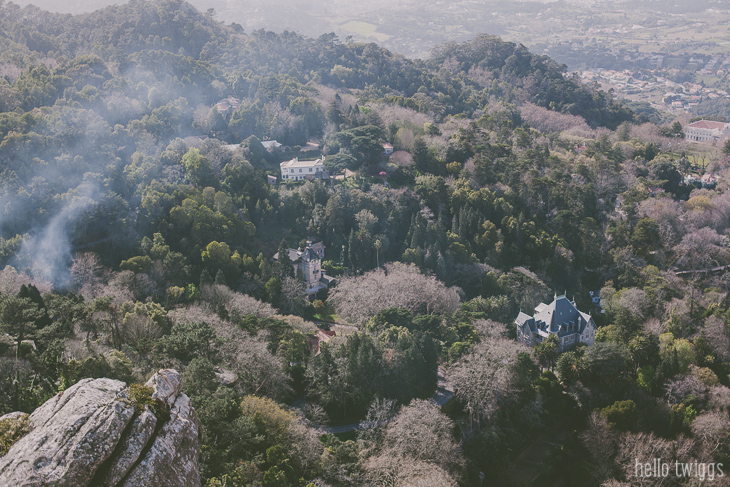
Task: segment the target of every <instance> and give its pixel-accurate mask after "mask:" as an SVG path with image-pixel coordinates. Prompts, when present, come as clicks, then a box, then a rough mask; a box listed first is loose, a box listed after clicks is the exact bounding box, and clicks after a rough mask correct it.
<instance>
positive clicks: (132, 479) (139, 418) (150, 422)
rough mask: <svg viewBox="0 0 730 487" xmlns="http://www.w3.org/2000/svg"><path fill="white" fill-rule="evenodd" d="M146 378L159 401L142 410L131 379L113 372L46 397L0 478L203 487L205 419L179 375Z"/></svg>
mask: <svg viewBox="0 0 730 487" xmlns="http://www.w3.org/2000/svg"><path fill="white" fill-rule="evenodd" d="M146 385H148V386H149V387H151V388H152V395H151V397H152V399H156V400H157V401H156V406H155V408H154V411H153V410H150V409H149V408H147V409H145V410H144V411H141V412H138V414H135V409H134V406H133V404H132V402H131V401H130V399H129V395H128V393H127V387H126V384H124V383H123V382H120V381H116V380H111V379H84V380H82V381H80V382H78V383H77V384H75V385H74V386H72V387H70V388H69V389H67V390H65V391H63V392H61V393H59V394H58V395H56V396H55V397H54V398H52V399H50V400H48V401H47V402H46V403H44V404H43V405H42V406H41V407H39V408H38V409H36V411H35V412H33V414H31V415H30V418H29V419H30V425H31V428H32V429H31V431H30V433H28V434H27V435H25V436H24V437H23V438H21V439H20V440H19V441H18V442H17V443H15V445H13V446H12V447H11V449H10V451H9V452H8V453H7V454H6V455H5V456H4V457H2V458H0V485H16V486H18V487H25V486H51V485H52V486H69V487H71V486H73V487H84V486H90V485H104V486H108V487H113V486H141V485H155V486H158V485H159V486H163V487H178V486H180V487H183V486H185V487H188V486H190V487H193V486H195V487H197V486H199V485H200V473H199V469H198V455H199V452H200V440H199V432H200V423H199V421H198V418H197V416H196V414H195V410H194V409H193V408H192V405H191V404H190V400H189V399H188V397H187V396H186V395H185V394H182V393H181V389H182V378H181V376H180V374H178V373H177V372H176V371H174V370H171V369H166V370H161V371H159V372H158V373H157V374H155V375H154V376H153V377H152V379H150V380H149V381H148V382H147V384H146ZM155 412H156V413H157V414H155ZM158 416H159V417H158Z"/></svg>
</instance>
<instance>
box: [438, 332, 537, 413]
mask: <svg viewBox="0 0 730 487" xmlns="http://www.w3.org/2000/svg"><path fill="white" fill-rule="evenodd" d="M525 351H528V349H527V347H525V346H524V345H522V344H520V343H517V342H515V341H513V340H507V339H501V338H498V339H495V338H487V339H485V340H483V341H481V342H480V343H478V344H476V345H475V346H474V348H473V350H472V351H471V352H470V353H468V354H466V355H464V356H463V357H461V358H460V359H459V361H458V362H457V363H456V364H455V365H454V366H453V367H452V369H451V374H450V375H451V380H452V382H453V384H454V387H455V389H456V396H457V397H458V398H459V399H460V400H461V401H462V402H463V403H464V409H465V410H466V411H467V412H468V413H469V417H470V419H471V420H472V421H477V422H479V421H481V420H482V419H486V418H489V416H490V415H491V414H492V413H493V412H494V411H496V410H497V408H498V407H499V406H500V404H502V403H503V402H504V401H505V400H509V399H510V397H514V396H515V395H516V394H518V393H519V392H520V391H518V390H517V389H516V387H515V384H514V382H515V381H514V371H513V366H514V364H515V363H517V355H518V354H519V353H520V352H525Z"/></svg>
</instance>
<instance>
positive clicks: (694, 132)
mask: <svg viewBox="0 0 730 487" xmlns="http://www.w3.org/2000/svg"><path fill="white" fill-rule="evenodd" d="M727 132H728V124H727V123H723V122H715V121H713V120H698V121H697V122H694V123H691V124H689V125H687V126H685V127H684V137H685V138H686V139H687V140H691V141H694V142H711V141H713V140H719V139H720V138H722V137H723V136H724V135H725V134H726V133H727Z"/></svg>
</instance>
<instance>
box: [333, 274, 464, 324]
mask: <svg viewBox="0 0 730 487" xmlns="http://www.w3.org/2000/svg"><path fill="white" fill-rule="evenodd" d="M384 267H385V270H383V269H376V270H373V271H370V272H367V273H365V274H364V275H362V276H357V277H347V278H343V279H342V280H341V281H340V283H339V284H338V285H337V287H336V288H334V289H333V290H332V293H331V294H330V298H329V299H330V301H331V302H332V303H333V304H334V305H335V308H336V309H337V311H338V313H339V314H340V316H342V317H343V318H345V319H347V320H348V321H350V322H353V323H364V322H365V321H367V320H368V319H369V318H370V317H372V316H375V315H376V314H377V313H379V312H380V311H382V310H384V309H388V308H407V309H410V310H411V311H413V312H414V313H425V314H432V313H439V312H441V313H450V312H453V311H454V310H455V309H456V308H457V307H458V306H459V301H460V298H459V292H458V291H457V289H456V288H447V287H446V286H445V285H444V284H443V283H442V282H441V281H439V280H437V279H436V278H435V277H432V276H424V275H423V274H421V273H420V272H419V271H418V268H416V267H415V266H409V265H406V264H401V263H391V264H386V265H385V266H384Z"/></svg>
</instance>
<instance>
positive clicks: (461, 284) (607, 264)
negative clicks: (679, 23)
mask: <svg viewBox="0 0 730 487" xmlns="http://www.w3.org/2000/svg"><path fill="white" fill-rule="evenodd" d="M0 76H1V77H0V174H1V175H2V176H0V202H1V203H2V205H1V206H0V228H1V229H2V236H1V237H0V267H1V268H2V270H0V332H1V333H2V336H0V371H1V372H2V374H0V377H1V378H2V380H0V413H2V414H5V413H8V412H12V411H16V410H20V411H28V412H29V411H32V410H33V409H34V408H36V407H37V406H38V405H39V404H42V403H43V402H44V401H45V400H46V399H47V398H49V397H51V396H52V395H54V394H56V393H58V392H60V391H63V390H65V389H66V388H67V387H68V386H70V385H71V384H74V383H75V382H77V381H78V380H80V379H82V378H85V377H111V378H117V379H120V380H124V381H126V382H144V380H145V379H147V377H148V376H149V375H150V373H151V372H153V371H156V370H157V369H159V368H161V367H175V368H176V369H178V370H180V371H182V373H183V374H184V379H185V389H186V393H187V394H188V395H189V396H190V397H191V400H192V403H193V405H194V406H195V408H196V411H197V414H198V416H199V417H200V420H201V424H202V432H203V437H202V443H203V445H204V447H203V449H202V452H201V459H202V474H203V477H204V479H205V485H207V486H211V487H212V486H223V485H225V486H231V485H235V486H239V485H240V486H244V485H262V486H267V487H268V486H289V485H291V486H294V485H302V486H309V485H318V486H320V485H321V486H340V485H342V486H344V485H362V486H369V485H393V486H405V485H424V486H430V485H480V486H485V485H494V486H497V485H508V484H509V483H510V482H511V480H510V479H514V476H515V475H516V473H515V472H516V471H517V470H519V469H517V468H514V467H513V466H514V465H515V464H514V463H513V462H515V461H516V460H517V452H522V451H525V449H526V448H529V447H531V446H534V445H539V444H540V443H541V441H542V439H543V438H544V435H546V434H550V435H554V439H555V442H558V443H559V444H560V445H561V447H560V448H556V449H553V450H551V451H549V452H547V453H546V460H545V461H544V462H543V463H542V464H540V465H533V467H531V468H534V469H535V471H534V472H532V471H530V472H532V473H534V475H533V477H536V482H537V484H539V485H596V486H599V485H618V484H617V483H631V482H635V480H636V479H635V478H633V477H632V472H631V471H630V470H627V468H628V467H627V465H629V463H631V465H633V463H632V460H631V459H632V458H649V457H651V456H652V455H653V454H654V453H655V452H660V453H661V454H662V455H665V456H666V457H667V458H669V456H670V454H671V455H673V454H674V453H676V454H677V458H678V459H679V460H683V459H687V461H689V460H692V461H697V462H704V463H709V462H715V463H720V462H727V458H728V455H730V450H728V448H729V446H728V442H727V441H726V437H727V433H728V423H729V421H728V416H727V415H728V408H729V405H730V393H729V392H730V389H729V388H730V378H729V377H728V374H729V373H730V367H729V364H730V351H729V350H728V346H729V345H730V334H728V326H729V323H730V311H729V310H730V299H729V298H728V284H727V279H726V274H725V272H724V271H725V270H726V266H727V265H728V264H730V245H729V243H728V238H727V235H728V229H730V211H728V209H729V208H730V204H729V203H728V202H729V201H730V200H729V199H728V194H729V193H728V191H727V190H728V187H729V186H728V184H727V180H728V179H727V177H728V173H727V162H728V159H727V157H726V154H724V153H722V152H720V151H719V150H716V151H714V152H712V151H711V150H706V151H703V150H702V148H701V146H697V145H692V144H690V143H689V142H687V141H684V140H678V139H677V138H676V137H673V136H671V135H672V133H673V130H674V129H673V128H672V127H673V125H669V126H667V127H662V128H660V127H657V126H655V125H653V124H651V123H645V119H643V118H642V117H640V116H637V115H636V114H635V113H634V112H632V111H631V110H630V109H629V108H627V107H626V106H625V105H623V104H622V103H621V102H620V101H617V100H616V99H614V98H613V96H612V95H611V94H610V93H605V92H600V91H596V90H595V89H594V88H592V87H589V86H585V85H582V84H580V83H579V82H578V81H577V80H575V79H573V78H572V77H570V76H566V72H565V67H564V66H561V65H559V64H557V63H556V62H554V61H553V60H551V59H549V58H547V57H545V56H541V55H536V54H534V53H531V52H530V51H529V50H527V49H526V48H525V47H524V46H521V45H516V44H513V43H509V42H504V41H502V40H501V39H499V38H498V37H495V36H491V35H480V36H477V37H475V38H473V39H470V40H468V41H466V42H463V43H453V42H452V43H447V44H444V45H441V46H439V47H437V48H436V49H435V50H434V52H433V55H432V56H431V57H429V58H427V59H421V60H410V59H406V58H404V57H402V56H400V55H397V54H394V53H393V52H390V51H388V50H387V49H385V48H383V47H380V46H378V45H376V44H362V43H357V42H354V41H353V40H351V39H346V40H345V41H341V40H340V39H339V38H338V37H337V36H336V35H334V34H323V35H320V36H318V37H316V38H310V37H305V36H302V35H299V34H294V33H292V32H282V33H280V34H277V33H273V32H268V31H251V32H248V31H247V30H245V29H241V27H240V26H236V25H235V24H231V25H226V24H225V23H223V22H219V21H217V20H216V17H215V16H213V15H211V13H201V12H198V11H196V10H195V9H194V8H193V7H192V6H191V5H189V4H187V3H185V2H182V1H180V0H159V1H135V2H131V3H128V4H124V5H120V6H113V7H109V8H107V9H104V10H100V11H98V12H94V13H92V14H86V15H80V16H68V15H58V14H51V13H47V12H43V11H40V10H38V9H35V8H31V7H28V8H20V7H18V6H17V5H14V4H12V3H0ZM228 97H233V98H235V99H236V100H237V101H236V103H238V102H240V105H239V106H238V107H237V108H232V109H231V111H230V113H228V112H226V110H225V109H221V110H219V109H218V108H215V104H216V103H217V102H219V101H221V100H223V99H227V98H228ZM662 129H663V130H662ZM267 139H276V140H277V141H278V142H279V143H281V144H282V147H280V148H275V149H272V150H268V149H266V148H265V147H264V145H263V144H262V141H266V140H267ZM386 142H387V143H390V144H391V145H393V149H394V151H395V152H394V154H393V155H392V156H391V157H390V158H387V157H385V155H384V154H383V144H384V143H386ZM320 156H324V157H325V165H326V167H327V169H328V170H329V171H330V172H331V175H332V176H344V175H345V174H344V173H345V170H346V174H347V176H348V177H347V178H344V177H343V178H339V177H338V178H336V179H335V178H334V177H333V178H332V179H331V180H330V181H320V180H306V181H301V182H293V181H286V182H283V181H281V180H279V181H277V184H276V185H273V184H271V185H270V184H269V183H268V181H267V176H272V175H273V176H278V175H279V174H280V172H279V167H278V164H279V163H280V162H282V161H285V160H289V159H291V158H293V157H300V158H301V159H302V160H303V159H304V158H309V157H312V158H315V157H320ZM705 172H708V173H710V174H713V175H714V176H715V177H716V178H717V184H716V185H715V186H714V189H711V188H710V187H709V186H707V185H706V186H707V187H704V188H700V187H697V186H698V185H697V184H696V183H691V182H689V181H691V180H696V179H697V178H699V177H700V176H702V175H704V173H705ZM685 180H686V181H688V182H685ZM699 186H701V184H699ZM308 240H310V241H314V242H320V241H321V242H322V243H323V244H324V246H325V259H324V261H323V262H322V268H323V269H324V270H325V271H326V272H327V274H328V275H330V276H333V277H335V278H336V281H337V282H336V285H335V286H333V287H332V288H331V289H329V290H328V291H325V292H320V293H318V294H317V295H315V296H312V298H313V299H312V300H309V299H307V296H306V293H305V285H304V282H303V281H302V278H301V275H300V274H299V273H296V272H294V269H293V267H292V266H291V262H287V259H286V257H285V255H287V253H286V250H287V249H288V248H295V247H304V246H305V245H306V242H307V241H308ZM277 250H278V251H279V255H280V256H281V258H280V259H279V260H278V261H272V259H271V258H272V256H273V254H274V253H275V252H276V251H277ZM555 293H558V294H562V293H567V294H568V295H569V296H571V297H572V296H575V300H576V302H577V306H578V307H579V308H580V309H581V310H584V311H586V312H591V313H592V314H593V316H594V319H595V320H596V322H597V324H598V326H599V328H598V331H597V334H596V342H597V343H596V344H595V345H594V346H593V347H590V348H587V347H575V348H573V349H571V350H568V351H565V352H562V353H561V352H560V351H559V348H558V344H557V343H556V342H554V341H552V340H547V341H545V342H544V343H541V344H540V345H539V346H536V347H534V348H533V349H528V348H526V347H524V346H522V345H519V344H518V343H517V342H516V341H514V334H515V330H514V327H513V325H512V323H513V320H514V317H515V316H516V315H517V313H518V312H519V311H520V310H522V311H525V312H531V310H532V309H534V307H535V306H537V305H538V304H539V303H540V302H549V301H550V299H551V296H554V295H555ZM591 293H592V294H591ZM591 296H593V297H595V298H600V300H601V305H600V306H601V307H600V308H599V307H597V305H596V304H595V303H594V301H592V300H591ZM602 311H603V312H602ZM330 323H335V324H332V325H331V331H335V332H336V336H334V337H331V336H330V335H331V334H323V332H322V331H319V330H318V327H325V328H327V327H328V326H330ZM325 337H326V338H325ZM447 391H453V393H454V398H453V399H452V400H451V401H450V402H448V403H446V405H445V406H444V407H440V406H438V405H437V403H436V402H435V401H436V399H439V398H443V397H444V394H445V393H446V392H447ZM437 392H438V394H437ZM353 424H355V425H358V428H357V432H352V431H355V429H354V426H353V427H350V426H348V425H353ZM329 427H332V428H336V427H343V428H345V429H352V431H347V432H346V433H345V434H333V433H327V431H334V429H333V430H329V429H326V428H329ZM11 433H12V432H9V433H7V435H8V436H3V435H6V432H5V430H3V428H2V425H0V440H1V441H2V442H5V440H6V439H7V438H9V437H10V436H12V434H11ZM670 452H671V453H670ZM548 453H549V454H548ZM647 461H649V460H647ZM565 464H569V465H576V466H577V467H576V468H571V469H565V468H560V466H561V465H565Z"/></svg>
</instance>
